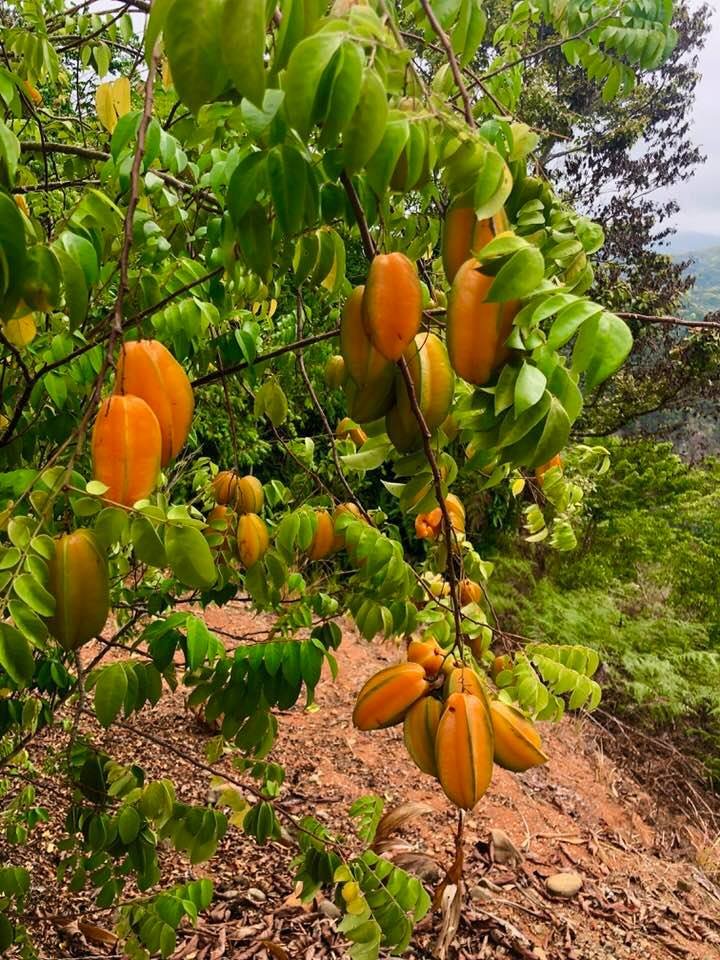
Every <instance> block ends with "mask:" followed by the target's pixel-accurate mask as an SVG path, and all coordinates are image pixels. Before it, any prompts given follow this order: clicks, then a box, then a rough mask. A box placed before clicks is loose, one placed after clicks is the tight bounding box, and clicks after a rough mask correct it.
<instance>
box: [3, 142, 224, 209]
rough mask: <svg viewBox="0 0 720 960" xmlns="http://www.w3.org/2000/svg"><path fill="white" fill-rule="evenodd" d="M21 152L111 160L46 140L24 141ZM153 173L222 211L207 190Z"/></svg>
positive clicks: (86, 149)
mask: <svg viewBox="0 0 720 960" xmlns="http://www.w3.org/2000/svg"><path fill="white" fill-rule="evenodd" d="M20 152H21V153H42V154H46V153H64V154H67V155H68V156H72V157H83V158H84V159H85V160H109V159H110V154H109V153H105V152H104V151H103V150H93V149H91V148H90V147H81V146H80V145H79V144H76V143H56V142H55V141H50V140H46V141H45V142H44V143H40V142H37V143H36V142H35V141H29V140H23V141H21V143H20ZM153 173H154V174H155V176H156V177H159V178H160V179H161V180H162V181H164V182H165V183H167V184H168V186H171V187H175V189H176V190H180V191H181V192H182V193H188V194H192V195H193V197H195V198H196V199H197V200H198V201H201V202H202V203H203V204H205V205H206V206H207V207H210V208H212V209H213V210H217V211H220V209H221V207H220V204H219V203H218V202H217V200H216V199H215V198H214V197H213V196H212V195H211V194H209V193H208V192H207V191H206V190H200V189H198V188H196V187H194V186H193V185H192V184H191V183H186V182H185V181H184V180H178V178H177V177H173V176H172V174H170V173H165V172H164V171H162V170H153Z"/></svg>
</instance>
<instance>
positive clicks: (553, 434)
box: [528, 397, 571, 467]
mask: <svg viewBox="0 0 720 960" xmlns="http://www.w3.org/2000/svg"><path fill="white" fill-rule="evenodd" d="M570 427H571V423H570V418H569V417H568V415H567V413H566V411H565V408H564V407H563V406H562V404H561V403H560V402H559V400H557V399H556V398H555V397H552V398H551V401H550V409H549V410H548V415H547V417H546V419H545V426H544V427H543V432H542V434H541V435H540V440H539V441H538V445H537V448H536V450H535V455H534V456H533V458H532V460H531V461H530V463H529V464H528V466H530V467H540V466H542V465H543V464H544V463H547V462H548V460H551V459H552V458H553V457H554V456H555V454H556V453H560V451H561V450H562V449H563V447H565V446H566V445H567V442H568V440H569V439H570Z"/></svg>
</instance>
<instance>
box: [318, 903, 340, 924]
mask: <svg viewBox="0 0 720 960" xmlns="http://www.w3.org/2000/svg"><path fill="white" fill-rule="evenodd" d="M318 910H319V911H320V913H321V914H322V915H323V916H324V917H327V918H328V920H338V919H339V918H340V917H341V916H342V910H341V909H340V907H337V906H336V905H335V904H334V903H333V902H332V900H321V901H320V903H319V904H318Z"/></svg>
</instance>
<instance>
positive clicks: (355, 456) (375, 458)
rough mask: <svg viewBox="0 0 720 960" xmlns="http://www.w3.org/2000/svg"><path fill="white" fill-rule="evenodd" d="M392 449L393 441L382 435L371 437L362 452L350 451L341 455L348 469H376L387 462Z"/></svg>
mask: <svg viewBox="0 0 720 960" xmlns="http://www.w3.org/2000/svg"><path fill="white" fill-rule="evenodd" d="M391 449H392V443H390V441H389V440H385V438H384V437H383V436H382V435H381V436H379V437H371V438H370V440H368V441H367V442H366V443H365V444H364V445H363V449H362V451H361V452H360V453H349V454H346V455H345V456H344V457H340V460H341V461H342V464H343V466H344V467H345V469H346V470H375V469H376V468H377V467H379V466H380V465H381V464H383V463H385V459H386V458H387V455H388V453H389V452H390V450H391Z"/></svg>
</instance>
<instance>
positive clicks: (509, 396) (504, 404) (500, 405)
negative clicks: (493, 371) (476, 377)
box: [495, 363, 519, 417]
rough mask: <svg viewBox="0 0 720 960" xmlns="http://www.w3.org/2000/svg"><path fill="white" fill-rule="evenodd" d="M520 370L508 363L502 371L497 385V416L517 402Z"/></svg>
mask: <svg viewBox="0 0 720 960" xmlns="http://www.w3.org/2000/svg"><path fill="white" fill-rule="evenodd" d="M518 373H519V370H518V368H517V367H516V366H514V365H513V364H511V363H506V364H505V366H504V367H503V368H502V370H501V371H500V376H499V377H498V382H497V384H496V385H495V416H496V417H497V416H499V415H500V414H501V413H502V412H503V410H507V408H508V407H511V406H512V405H513V402H514V401H515V381H516V380H517V377H518Z"/></svg>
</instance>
